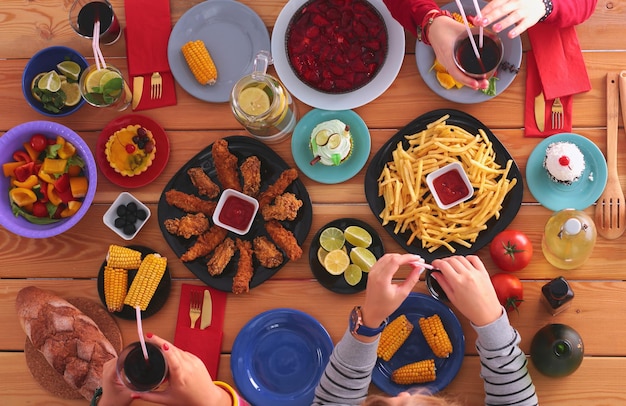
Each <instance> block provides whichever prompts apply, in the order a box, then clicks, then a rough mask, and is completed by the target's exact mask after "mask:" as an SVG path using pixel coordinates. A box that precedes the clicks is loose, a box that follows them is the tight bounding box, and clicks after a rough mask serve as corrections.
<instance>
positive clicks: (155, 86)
mask: <svg viewBox="0 0 626 406" xmlns="http://www.w3.org/2000/svg"><path fill="white" fill-rule="evenodd" d="M162 91H163V78H162V77H161V74H160V73H159V72H154V73H153V74H152V77H150V98H151V99H160V98H161V94H162Z"/></svg>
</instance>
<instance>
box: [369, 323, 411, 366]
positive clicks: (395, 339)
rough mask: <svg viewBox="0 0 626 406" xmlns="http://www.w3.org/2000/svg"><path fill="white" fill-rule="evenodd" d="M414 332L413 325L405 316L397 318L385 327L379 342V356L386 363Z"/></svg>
mask: <svg viewBox="0 0 626 406" xmlns="http://www.w3.org/2000/svg"><path fill="white" fill-rule="evenodd" d="M411 331H413V324H412V323H411V322H410V321H409V319H407V318H406V316H405V315H404V314H402V315H400V316H398V317H396V318H395V319H394V320H393V321H392V322H391V323H389V324H388V325H387V327H385V329H384V330H383V332H382V334H381V335H380V341H379V342H378V350H377V353H378V356H379V357H380V358H382V359H383V360H385V361H389V360H390V359H391V357H393V355H394V354H395V353H396V351H398V349H399V348H400V347H401V346H402V344H404V342H405V341H406V339H407V337H408V336H409V334H411Z"/></svg>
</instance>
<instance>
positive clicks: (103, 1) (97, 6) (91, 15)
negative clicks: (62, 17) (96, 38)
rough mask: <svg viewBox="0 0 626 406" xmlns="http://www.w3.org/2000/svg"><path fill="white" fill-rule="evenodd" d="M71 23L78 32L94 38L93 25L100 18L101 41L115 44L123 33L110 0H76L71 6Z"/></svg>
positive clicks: (82, 35) (83, 35)
mask: <svg viewBox="0 0 626 406" xmlns="http://www.w3.org/2000/svg"><path fill="white" fill-rule="evenodd" d="M69 19H70V25H71V26H72V28H73V29H74V31H75V32H76V34H78V35H80V36H81V37H85V38H89V39H91V38H93V26H94V24H95V23H96V19H99V20H100V43H102V44H104V45H111V44H114V43H115V42H116V41H117V40H118V39H119V38H120V36H121V35H122V30H121V28H120V23H119V20H118V19H117V16H116V15H115V12H113V6H111V3H109V2H108V0H76V1H75V2H74V4H72V7H71V8H70V15H69Z"/></svg>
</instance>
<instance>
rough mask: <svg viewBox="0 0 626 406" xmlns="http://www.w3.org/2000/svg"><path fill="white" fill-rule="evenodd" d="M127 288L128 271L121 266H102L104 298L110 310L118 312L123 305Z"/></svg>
mask: <svg viewBox="0 0 626 406" xmlns="http://www.w3.org/2000/svg"><path fill="white" fill-rule="evenodd" d="M127 288H128V271H127V270H126V269H122V268H112V267H110V266H108V265H107V266H105V267H104V298H105V301H106V304H107V309H109V311H110V312H119V311H121V310H122V308H123V307H124V298H125V297H126V290H127Z"/></svg>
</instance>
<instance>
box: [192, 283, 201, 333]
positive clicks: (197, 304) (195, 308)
mask: <svg viewBox="0 0 626 406" xmlns="http://www.w3.org/2000/svg"><path fill="white" fill-rule="evenodd" d="M200 313H202V295H201V294H200V292H199V291H197V290H192V291H191V294H190V297H189V318H190V319H191V328H195V326H196V322H197V321H198V319H199V318H200Z"/></svg>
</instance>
